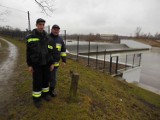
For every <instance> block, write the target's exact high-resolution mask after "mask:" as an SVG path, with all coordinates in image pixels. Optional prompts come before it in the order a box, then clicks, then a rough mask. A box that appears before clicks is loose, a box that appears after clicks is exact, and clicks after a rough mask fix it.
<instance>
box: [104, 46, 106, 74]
mask: <svg viewBox="0 0 160 120" xmlns="http://www.w3.org/2000/svg"><path fill="white" fill-rule="evenodd" d="M105 68H106V49H105V51H104V63H103V72H105Z"/></svg>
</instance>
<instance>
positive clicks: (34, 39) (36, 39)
mask: <svg viewBox="0 0 160 120" xmlns="http://www.w3.org/2000/svg"><path fill="white" fill-rule="evenodd" d="M27 41H28V42H36V41H39V38H29V39H28V40H27Z"/></svg>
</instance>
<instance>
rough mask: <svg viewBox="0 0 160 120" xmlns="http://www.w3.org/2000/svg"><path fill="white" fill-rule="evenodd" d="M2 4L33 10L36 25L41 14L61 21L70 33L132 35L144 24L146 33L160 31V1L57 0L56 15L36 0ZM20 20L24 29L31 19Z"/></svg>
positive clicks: (57, 21) (55, 20) (62, 26)
mask: <svg viewBox="0 0 160 120" xmlns="http://www.w3.org/2000/svg"><path fill="white" fill-rule="evenodd" d="M2 4H5V5H8V6H11V7H15V8H18V9H22V10H25V11H28V10H29V11H30V13H31V23H32V28H33V27H34V26H35V21H36V19H37V18H39V17H42V18H44V19H46V21H47V23H46V24H47V25H53V24H55V23H56V24H59V25H60V26H61V28H62V29H66V30H67V31H68V32H69V33H85V34H87V33H115V34H122V35H130V34H134V32H135V29H136V27H138V26H140V27H142V31H143V32H144V33H148V32H151V33H152V34H154V33H156V32H159V28H160V24H159V21H160V13H159V9H160V1H159V0H69V1H66V0H56V1H55V6H54V8H55V11H54V13H53V15H52V17H47V16H45V15H44V14H42V13H41V12H40V8H38V6H37V5H36V3H35V2H34V1H33V0H16V1H14V2H13V1H9V0H5V1H3V2H2ZM19 6H20V7H19ZM13 12H14V13H16V14H15V18H16V17H17V14H18V13H17V12H15V11H13ZM21 16H25V15H21ZM25 17H27V16H25ZM13 18H14V15H13ZM8 19H9V16H8ZM16 21H21V23H23V24H17V23H19V22H16V23H14V25H15V26H16V24H17V26H18V27H21V28H24V26H25V27H26V26H27V25H24V24H26V21H27V20H25V19H24V18H23V19H20V17H19V20H16ZM24 21H25V22H24ZM8 24H9V22H8Z"/></svg>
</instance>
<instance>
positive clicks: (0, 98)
mask: <svg viewBox="0 0 160 120" xmlns="http://www.w3.org/2000/svg"><path fill="white" fill-rule="evenodd" d="M0 39H1V40H3V41H4V42H6V43H7V44H8V57H7V59H6V60H5V61H3V62H1V63H0V111H1V110H2V108H3V106H4V104H5V103H6V102H7V101H8V100H9V98H10V95H11V94H10V93H11V92H12V89H11V88H12V87H11V84H10V83H12V81H10V78H11V75H12V74H13V72H14V67H15V64H16V59H17V55H18V49H17V47H16V46H15V45H14V44H12V43H11V42H9V41H7V40H6V39H3V38H2V37H0Z"/></svg>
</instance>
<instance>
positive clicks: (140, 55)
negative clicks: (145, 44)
mask: <svg viewBox="0 0 160 120" xmlns="http://www.w3.org/2000/svg"><path fill="white" fill-rule="evenodd" d="M141 57H142V53H140V54H139V66H141V59H142V58H141Z"/></svg>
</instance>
